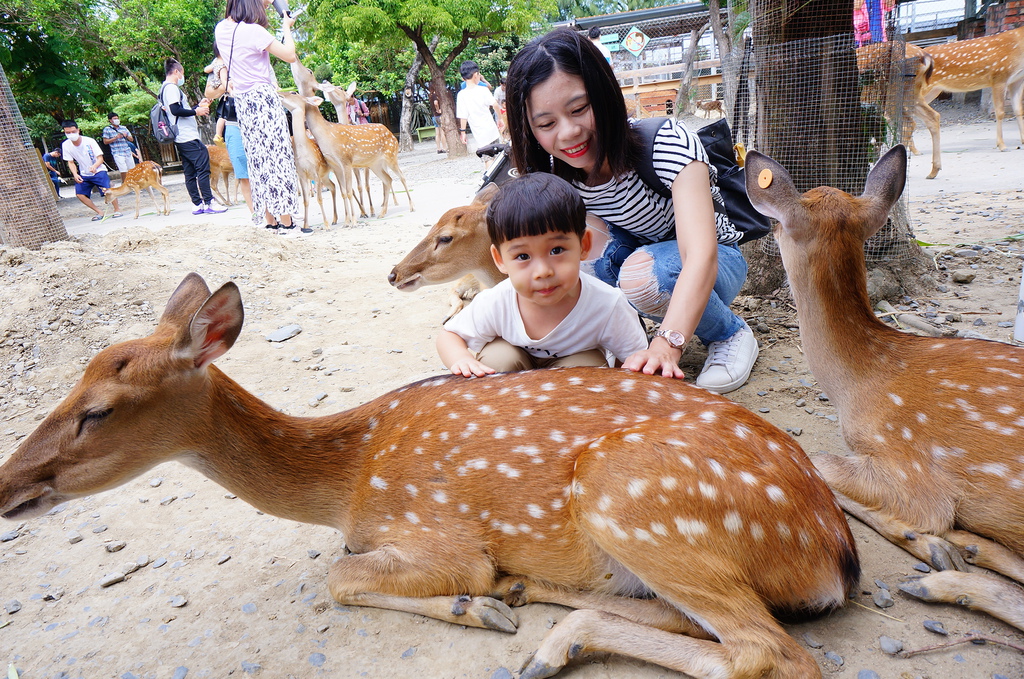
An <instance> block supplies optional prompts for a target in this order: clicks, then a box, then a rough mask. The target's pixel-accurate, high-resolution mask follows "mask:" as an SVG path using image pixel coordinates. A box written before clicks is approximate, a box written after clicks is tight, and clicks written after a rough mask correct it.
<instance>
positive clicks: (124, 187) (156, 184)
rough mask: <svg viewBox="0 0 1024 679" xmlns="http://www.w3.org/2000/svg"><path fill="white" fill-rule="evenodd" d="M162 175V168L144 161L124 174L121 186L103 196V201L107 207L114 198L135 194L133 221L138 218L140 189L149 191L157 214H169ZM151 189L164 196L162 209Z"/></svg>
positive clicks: (151, 162)
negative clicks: (129, 193) (130, 192)
mask: <svg viewBox="0 0 1024 679" xmlns="http://www.w3.org/2000/svg"><path fill="white" fill-rule="evenodd" d="M162 175H163V168H161V167H160V166H159V165H157V164H156V163H154V162H153V161H152V160H144V161H142V162H141V163H139V164H138V165H136V166H135V167H133V168H132V169H130V170H128V171H127V172H126V173H124V178H123V179H122V180H121V185H120V186H116V187H114V188H112V189H110V190H109V191H107V192H106V194H104V198H103V200H104V201H105V202H106V204H107V205H110V204H111V203H112V202H113V201H114V199H115V198H120V197H121V196H124V195H127V194H128V192H129V191H132V192H133V193H135V219H138V218H139V203H140V201H141V196H140V195H139V194H140V192H141V191H142V189H149V197H150V198H152V199H153V205H155V206H156V211H157V213H158V214H168V215H169V214H171V208H170V206H168V204H167V200H168V193H167V189H165V188H164V185H163V182H162V180H161V176H162ZM153 189H156V190H157V191H159V192H160V193H162V194H163V195H164V207H163V209H162V210H161V209H160V204H159V203H158V202H156V194H155V193H153Z"/></svg>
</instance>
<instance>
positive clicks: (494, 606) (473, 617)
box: [452, 596, 519, 634]
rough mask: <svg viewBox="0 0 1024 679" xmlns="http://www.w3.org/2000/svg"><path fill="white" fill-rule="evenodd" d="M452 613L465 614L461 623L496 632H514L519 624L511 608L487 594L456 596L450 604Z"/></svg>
mask: <svg viewBox="0 0 1024 679" xmlns="http://www.w3.org/2000/svg"><path fill="white" fill-rule="evenodd" d="M452 613H453V614H454V615H458V616H466V619H465V620H460V621H459V622H461V623H462V624H465V625H470V626H472V627H483V628H484V629H492V630H495V631H497V632H506V633H508V634H515V633H516V628H517V627H518V626H519V620H518V619H517V618H516V614H515V613H513V612H512V609H511V608H509V607H508V606H506V605H505V604H504V603H503V602H501V601H498V600H497V599H492V598H491V597H489V596H475V597H466V596H461V597H458V598H457V599H456V600H455V602H454V603H453V604H452Z"/></svg>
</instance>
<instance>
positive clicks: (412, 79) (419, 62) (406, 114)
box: [398, 35, 440, 151]
mask: <svg viewBox="0 0 1024 679" xmlns="http://www.w3.org/2000/svg"><path fill="white" fill-rule="evenodd" d="M439 38H440V36H437V35H435V36H434V39H433V40H431V41H430V51H431V52H433V51H434V49H436V48H437V42H438V40H439ZM422 68H423V55H422V54H420V53H419V50H417V51H416V56H415V57H413V60H412V65H411V66H410V67H409V70H408V71H406V72H405V88H403V90H402V122H401V124H400V125H399V128H398V129H399V135H398V150H399V151H412V149H413V145H412V108H413V106H415V99H414V98H413V88H414V87H416V80H417V79H418V78H419V75H420V69H422Z"/></svg>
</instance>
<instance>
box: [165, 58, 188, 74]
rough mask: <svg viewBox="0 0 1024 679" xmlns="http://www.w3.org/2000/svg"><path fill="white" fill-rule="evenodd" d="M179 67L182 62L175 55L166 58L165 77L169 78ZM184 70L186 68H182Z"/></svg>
mask: <svg viewBox="0 0 1024 679" xmlns="http://www.w3.org/2000/svg"><path fill="white" fill-rule="evenodd" d="M179 68H181V64H180V63H178V60H177V59H175V58H173V57H170V58H167V59H164V77H165V78H169V77H170V76H171V74H172V73H174V72H175V71H177V70H178V69H179ZM182 70H184V69H182Z"/></svg>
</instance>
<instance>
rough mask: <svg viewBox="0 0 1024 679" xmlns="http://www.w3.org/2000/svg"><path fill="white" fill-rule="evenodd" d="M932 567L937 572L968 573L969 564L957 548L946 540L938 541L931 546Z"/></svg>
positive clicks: (929, 550)
mask: <svg viewBox="0 0 1024 679" xmlns="http://www.w3.org/2000/svg"><path fill="white" fill-rule="evenodd" d="M928 552H929V554H930V555H931V562H932V567H933V568H935V570H937V571H966V570H967V562H966V561H964V559H963V557H962V556H960V552H959V551H958V550H957V548H956V547H954V546H953V545H951V544H949V543H948V542H946V541H945V540H942V539H937V540H936V542H934V543H932V544H931V545H929V549H928Z"/></svg>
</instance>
